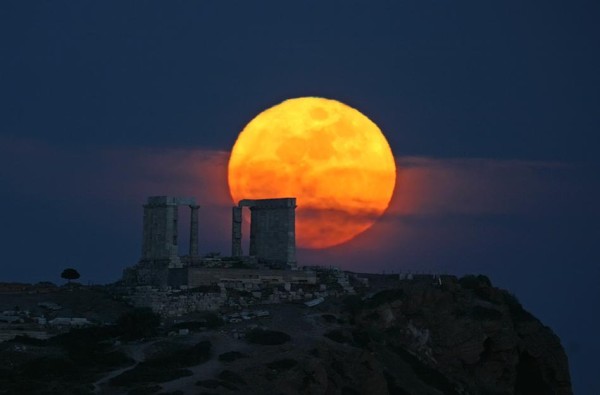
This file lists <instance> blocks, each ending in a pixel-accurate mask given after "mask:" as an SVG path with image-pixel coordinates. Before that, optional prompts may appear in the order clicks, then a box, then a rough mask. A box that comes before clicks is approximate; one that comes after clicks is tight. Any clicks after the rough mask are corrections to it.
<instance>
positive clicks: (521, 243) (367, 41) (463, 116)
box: [0, 0, 600, 394]
mask: <svg viewBox="0 0 600 395" xmlns="http://www.w3.org/2000/svg"><path fill="white" fill-rule="evenodd" d="M533 3H534V2H522V1H519V2H517V1H515V2H512V1H506V2H482V1H470V2H460V3H458V2H456V3H455V2H442V1H423V0H421V1H411V2H399V1H396V2H383V1H363V2H352V1H302V2H284V1H281V0H278V1H261V2H247V1H239V2H234V1H214V2H208V1H205V2H200V1H197V2H192V1H168V2H167V1H163V2H152V1H144V2H141V1H137V2H133V1H132V2H124V1H96V2H91V1H71V2H60V1H52V2H46V1H39V2H23V1H3V2H1V3H0V56H1V57H0V195H1V196H2V203H3V204H2V214H1V216H0V218H1V223H2V227H0V248H1V250H2V255H1V257H2V258H1V262H2V265H1V269H0V281H26V282H34V281H41V280H51V281H55V282H58V283H61V280H60V272H61V271H62V269H64V268H65V267H67V266H72V267H75V268H77V269H78V270H79V271H80V273H81V274H82V278H81V281H82V282H84V283H107V282H112V281H115V280H117V279H118V278H119V277H120V275H121V272H122V270H123V268H125V267H126V266H130V265H132V264H134V263H136V262H137V260H138V259H139V256H140V250H141V221H142V216H141V214H142V209H141V205H142V204H143V202H144V200H145V198H146V197H147V196H149V195H166V194H169V195H193V196H196V197H197V199H198V201H199V204H200V205H202V207H203V208H202V209H201V214H200V221H201V222H200V224H201V225H200V226H201V240H200V249H201V251H203V252H211V251H221V252H223V253H224V254H229V251H230V250H229V249H230V234H231V229H230V207H231V206H232V201H231V198H230V197H229V193H228V189H227V180H226V166H227V160H228V155H229V151H230V149H231V147H232V145H233V143H234V142H235V139H236V137H237V135H238V133H239V132H240V131H241V130H242V128H243V127H244V125H245V124H246V123H247V122H249V121H250V120H251V119H252V118H253V117H254V116H255V115H257V114H258V113H259V112H260V111H262V110H264V109H265V108H267V107H270V106H272V105H275V104H277V103H279V102H281V101H283V100H285V99H287V98H292V97H299V96H322V97H327V98H332V99H337V100H340V101H342V102H344V103H346V104H349V105H351V106H353V107H356V108H358V109H359V110H360V111H361V112H363V113H364V114H366V115H367V116H368V117H369V118H370V119H372V120H373V121H374V122H375V123H377V124H378V125H379V127H380V128H381V129H382V131H383V132H384V134H385V135H386V137H387V138H388V141H389V143H390V145H391V148H392V151H393V153H394V156H395V157H396V162H397V165H398V181H397V188H396V192H395V195H394V198H393V200H392V203H391V205H390V208H389V210H388V212H387V214H386V215H384V217H382V218H381V220H380V221H379V222H378V223H377V224H376V225H375V226H374V227H373V228H371V229H370V230H369V231H367V232H365V233H363V234H362V235H360V236H358V237H356V238H355V239H354V240H352V241H351V242H349V243H347V244H344V245H341V246H338V247H334V248H330V249H327V250H300V251H299V252H298V258H299V263H300V264H324V265H329V264H333V265H337V266H340V267H342V268H345V269H349V270H354V271H365V272H366V271H370V272H383V271H385V272H386V273H390V272H399V271H404V272H407V271H412V272H423V271H425V272H433V273H452V274H457V275H463V274H465V273H483V274H486V275H488V276H489V277H490V278H491V280H492V282H493V283H494V284H495V285H497V286H500V287H503V288H506V289H508V290H509V291H511V292H513V293H514V294H515V295H516V296H517V297H518V298H519V300H520V301H521V302H522V303H523V305H524V306H525V308H527V309H528V310H530V311H531V312H532V313H534V314H535V315H536V316H537V317H538V318H540V319H541V320H542V322H544V323H545V324H546V325H549V326H550V327H551V328H552V329H553V330H554V331H555V332H556V333H557V334H558V335H559V337H560V338H561V340H562V343H563V345H564V347H565V349H566V351H567V354H568V356H569V362H570V366H571V373H572V378H573V383H574V390H575V393H577V394H598V393H600V378H599V376H598V375H597V366H598V355H600V340H599V338H598V333H600V317H599V316H598V312H599V311H600V309H599V307H598V306H599V303H600V286H598V281H599V280H600V265H599V263H600V252H599V244H600V243H599V241H600V232H599V219H600V209H599V208H598V202H600V159H599V157H598V153H599V145H598V143H597V140H596V139H595V138H594V137H596V136H595V134H597V133H598V132H599V131H600V111H599V110H598V108H599V105H600V72H599V71H600V51H599V49H600V45H599V44H600V23H598V21H600V3H598V2H594V1H573V2H553V1H546V2H537V3H536V4H533ZM299 204H301V202H299ZM182 211H183V210H182ZM185 214H187V213H185V212H184V213H183V214H182V215H185ZM183 228H184V229H182V232H184V231H185V226H184V227H183ZM182 238H183V239H186V237H182ZM181 247H182V252H183V249H185V245H182V246H181Z"/></svg>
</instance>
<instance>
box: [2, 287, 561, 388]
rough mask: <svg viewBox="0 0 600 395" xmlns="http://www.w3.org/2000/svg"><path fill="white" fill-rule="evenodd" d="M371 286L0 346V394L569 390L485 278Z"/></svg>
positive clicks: (507, 299) (538, 339) (553, 353)
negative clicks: (141, 331)
mask: <svg viewBox="0 0 600 395" xmlns="http://www.w3.org/2000/svg"><path fill="white" fill-rule="evenodd" d="M378 281H379V279H378V278H377V277H375V276H373V277H372V278H370V282H371V284H372V286H371V287H370V288H368V289H366V288H364V289H362V290H361V289H360V288H357V289H358V291H359V292H358V294H357V295H350V296H346V297H343V298H338V299H329V300H327V301H326V302H324V303H322V304H320V305H318V306H315V307H307V306H305V305H303V304H282V305H273V306H268V308H269V310H270V312H271V314H270V317H265V318H260V319H254V320H248V321H242V322H236V323H224V324H222V326H220V327H218V328H216V329H215V328H212V329H211V328H208V327H205V326H204V327H203V326H202V325H197V324H199V323H203V322H204V323H205V322H206V320H204V321H202V320H197V319H196V318H194V317H189V322H188V323H187V326H188V327H189V328H190V329H191V332H189V333H188V331H187V330H185V331H183V332H177V328H183V327H186V323H179V324H177V325H175V326H171V327H170V326H168V325H167V326H164V327H163V328H162V332H159V333H158V334H157V335H155V336H153V337H151V338H148V337H145V338H144V339H140V340H136V341H134V342H131V341H129V340H128V338H127V337H125V336H124V335H123V332H122V331H120V330H119V329H118V328H107V327H104V329H102V330H100V329H95V330H91V329H87V330H81V331H86V332H82V333H79V334H77V333H76V332H74V334H73V335H71V336H69V335H63V338H62V339H59V340H60V341H56V340H52V339H49V340H45V341H39V340H36V341H29V340H26V339H17V340H15V341H12V342H7V343H3V344H2V345H1V347H0V359H1V360H3V361H6V363H5V364H3V366H2V367H0V393H24V392H22V391H23V390H25V391H26V393H53V391H55V392H54V393H108V394H113V393H114V394H159V393H163V394H164V393H170V394H233V393H237V394H414V395H420V394H423V395H424V394H431V395H434V394H435V395H441V394H450V395H451V394H482V395H492V394H494V395H500V394H506V395H508V394H527V395H535V394H556V395H562V394H571V393H572V391H571V385H570V378H569V368H568V363H567V358H566V355H565V352H564V350H563V348H562V346H561V344H560V341H559V339H558V338H557V337H556V335H554V334H553V333H552V331H551V330H550V329H549V328H548V327H545V326H544V325H543V324H542V323H540V322H539V321H538V320H537V319H536V318H535V317H533V316H532V315H531V314H529V313H528V312H526V311H525V310H524V309H523V308H522V307H521V305H520V304H519V302H518V301H517V300H516V298H515V297H514V296H512V295H510V294H509V293H508V292H506V291H503V290H500V289H497V288H494V287H492V286H491V284H490V283H489V280H488V279H487V278H486V277H484V276H467V277H464V278H462V279H460V280H457V279H455V278H452V277H444V278H443V279H441V280H440V279H436V280H435V281H433V279H431V278H426V279H421V280H418V279H415V280H411V281H397V280H396V281H387V282H386V281H379V283H378ZM141 321H143V320H142V319H140V320H139V322H141ZM133 322H138V321H136V320H133ZM199 328H202V329H199ZM169 332H170V336H167V335H168V334H169ZM174 332H175V333H181V334H180V335H175V336H174V335H173V334H174ZM160 333H162V335H161V334H160ZM36 383H37V384H36ZM56 391H58V392H56Z"/></svg>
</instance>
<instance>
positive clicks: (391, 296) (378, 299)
mask: <svg viewBox="0 0 600 395" xmlns="http://www.w3.org/2000/svg"><path fill="white" fill-rule="evenodd" d="M405 298H406V294H405V293H404V290H402V289H400V288H397V289H386V290H383V291H381V292H378V293H376V294H375V295H373V296H372V297H371V298H370V299H367V301H366V304H367V307H370V308H374V307H379V306H381V305H382V304H385V303H391V302H395V301H396V300H402V299H405Z"/></svg>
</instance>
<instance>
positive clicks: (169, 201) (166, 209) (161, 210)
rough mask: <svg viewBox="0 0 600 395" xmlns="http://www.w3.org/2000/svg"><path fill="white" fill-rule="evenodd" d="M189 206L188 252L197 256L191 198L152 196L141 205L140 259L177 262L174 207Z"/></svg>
mask: <svg viewBox="0 0 600 395" xmlns="http://www.w3.org/2000/svg"><path fill="white" fill-rule="evenodd" d="M180 206H189V208H190V236H189V237H190V249H189V256H190V257H197V256H198V209H199V208H200V206H198V205H197V204H196V200H195V199H194V198H184V197H169V196H152V197H149V198H148V202H147V203H146V204H145V205H144V225H143V226H144V227H143V234H142V257H141V259H140V262H148V261H150V262H152V261H161V262H164V263H166V264H167V265H169V266H174V267H177V266H180V263H181V260H180V258H179V245H178V240H179V238H178V223H177V222H178V214H179V213H178V208H179V207H180Z"/></svg>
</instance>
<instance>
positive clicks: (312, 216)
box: [228, 97, 396, 248]
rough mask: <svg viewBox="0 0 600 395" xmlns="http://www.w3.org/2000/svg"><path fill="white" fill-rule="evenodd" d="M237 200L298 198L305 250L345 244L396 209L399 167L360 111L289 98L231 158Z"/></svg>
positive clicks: (252, 128)
mask: <svg viewBox="0 0 600 395" xmlns="http://www.w3.org/2000/svg"><path fill="white" fill-rule="evenodd" d="M228 182H229V190H230V193H231V197H232V198H233V200H234V202H235V203H236V204H237V203H238V202H239V201H240V200H242V199H267V198H282V197H296V198H297V205H298V208H297V209H296V239H297V244H298V247H301V248H326V247H331V246H334V245H337V244H341V243H344V242H346V241H348V240H350V239H352V238H353V237H355V236H356V235H358V234H359V233H361V232H364V231H365V230H366V229H368V228H369V227H370V226H371V225H373V223H374V222H375V221H376V220H377V218H379V217H380V216H381V215H382V214H383V212H384V211H385V210H386V208H387V207H388V205H389V202H390V199H391V198H392V194H393V192H394V187H395V184H396V164H395V162H394V156H393V155H392V150H391V149H390V146H389V144H388V142H387V140H386V138H385V137H384V135H383V133H382V132H381V130H380V129H379V128H378V127H377V125H375V123H373V121H371V120H370V119H369V118H367V117H366V116H365V115H363V114H362V113H360V112H359V111H358V110H356V109H354V108H352V107H350V106H348V105H346V104H344V103H341V102H339V101H336V100H330V99H324V98H319V97H301V98H296V99H289V100H286V101H284V102H282V103H280V104H277V105H275V106H273V107H271V108H269V109H267V110H265V111H263V112H261V113H260V114H258V115H257V116H256V117H255V118H254V119H252V120H251V121H250V123H248V125H246V127H245V128H244V130H242V132H241V133H240V135H239V136H238V138H237V141H236V142H235V144H234V146H233V149H232V151H231V157H230V158H229V168H228Z"/></svg>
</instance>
